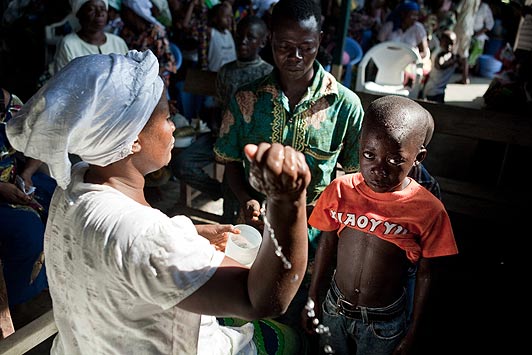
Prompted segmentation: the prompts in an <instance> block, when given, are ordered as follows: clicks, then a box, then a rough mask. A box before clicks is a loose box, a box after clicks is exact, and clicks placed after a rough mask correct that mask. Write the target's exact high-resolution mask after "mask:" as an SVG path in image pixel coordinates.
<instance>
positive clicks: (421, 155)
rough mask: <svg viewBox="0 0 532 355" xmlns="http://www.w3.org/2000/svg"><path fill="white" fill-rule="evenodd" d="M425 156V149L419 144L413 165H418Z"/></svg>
mask: <svg viewBox="0 0 532 355" xmlns="http://www.w3.org/2000/svg"><path fill="white" fill-rule="evenodd" d="M426 157H427V149H426V148H425V147H424V146H421V148H420V149H419V152H418V153H417V155H416V160H415V161H414V165H419V163H421V162H422V161H423V160H425V158H426Z"/></svg>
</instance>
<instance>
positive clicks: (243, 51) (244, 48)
mask: <svg viewBox="0 0 532 355" xmlns="http://www.w3.org/2000/svg"><path fill="white" fill-rule="evenodd" d="M235 43H236V53H237V56H238V60H241V61H243V62H247V61H251V60H254V59H255V58H257V56H258V54H259V52H260V50H261V49H262V48H263V47H264V45H265V44H266V34H265V33H264V32H263V29H262V28H261V26H259V25H258V24H251V25H244V26H241V27H239V28H238V29H237V32H236V35H235Z"/></svg>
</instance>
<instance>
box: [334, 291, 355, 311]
mask: <svg viewBox="0 0 532 355" xmlns="http://www.w3.org/2000/svg"><path fill="white" fill-rule="evenodd" d="M344 304H345V305H346V306H349V307H350V308H351V309H349V308H347V307H345V306H344ZM336 308H337V309H338V313H340V314H342V315H344V316H346V315H347V314H346V311H347V312H353V311H354V310H356V309H357V307H356V306H355V305H354V304H352V303H351V302H349V301H346V300H345V299H344V297H343V296H341V295H339V296H338V298H337V299H336Z"/></svg>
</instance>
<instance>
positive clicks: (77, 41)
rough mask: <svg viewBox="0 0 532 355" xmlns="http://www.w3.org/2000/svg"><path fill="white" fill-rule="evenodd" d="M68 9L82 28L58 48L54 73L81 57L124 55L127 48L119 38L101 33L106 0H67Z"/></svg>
mask: <svg viewBox="0 0 532 355" xmlns="http://www.w3.org/2000/svg"><path fill="white" fill-rule="evenodd" d="M70 6H71V7H72V13H73V14H74V15H76V17H77V18H78V20H79V24H80V26H81V28H80V29H79V31H77V32H73V33H69V34H67V35H66V36H65V37H63V39H62V40H61V42H60V43H59V45H58V46H57V50H56V52H55V56H54V65H53V73H57V72H58V71H59V70H60V69H61V68H62V67H64V66H65V65H66V64H67V63H68V62H70V61H71V60H72V59H74V58H77V57H81V56H83V55H87V54H109V53H120V54H126V53H127V51H128V46H127V44H126V42H125V41H124V40H123V39H122V38H121V37H119V36H117V35H115V34H112V33H107V32H105V31H104V29H105V26H106V25H107V20H108V15H107V9H108V3H107V0H70Z"/></svg>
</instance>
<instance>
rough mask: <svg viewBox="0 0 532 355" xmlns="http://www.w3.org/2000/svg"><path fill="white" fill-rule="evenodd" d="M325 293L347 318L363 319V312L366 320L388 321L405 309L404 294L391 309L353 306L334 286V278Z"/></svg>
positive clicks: (338, 310)
mask: <svg viewBox="0 0 532 355" xmlns="http://www.w3.org/2000/svg"><path fill="white" fill-rule="evenodd" d="M327 295H328V296H330V297H331V300H332V301H333V303H334V304H336V311H337V312H338V313H340V314H341V315H343V316H345V317H347V318H353V319H360V320H363V319H364V314H366V317H367V320H368V321H370V322H388V321H391V320H393V319H394V318H396V317H398V316H399V315H401V313H403V312H404V311H405V302H404V294H403V296H402V299H401V302H400V303H399V304H398V305H397V307H394V309H391V310H386V311H372V310H371V309H368V308H367V307H361V306H355V305H354V304H352V303H351V302H349V301H346V300H345V298H344V295H342V293H341V292H340V290H339V289H338V287H337V286H336V282H335V281H334V279H333V281H332V282H331V287H330V289H329V292H328V293H327Z"/></svg>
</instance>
